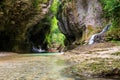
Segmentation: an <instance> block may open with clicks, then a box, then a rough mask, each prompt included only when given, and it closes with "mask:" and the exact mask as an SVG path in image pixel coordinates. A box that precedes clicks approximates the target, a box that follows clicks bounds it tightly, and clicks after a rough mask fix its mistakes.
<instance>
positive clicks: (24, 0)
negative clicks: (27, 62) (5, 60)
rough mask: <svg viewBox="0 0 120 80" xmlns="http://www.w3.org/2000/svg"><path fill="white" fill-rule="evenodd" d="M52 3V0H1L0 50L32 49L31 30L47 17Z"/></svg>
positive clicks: (23, 50) (18, 50) (19, 50)
mask: <svg viewBox="0 0 120 80" xmlns="http://www.w3.org/2000/svg"><path fill="white" fill-rule="evenodd" d="M51 3H52V0H1V1H0V50H3V51H6V50H7V51H15V52H25V51H26V52H28V51H30V50H31V46H32V44H31V41H30V40H29V36H30V34H29V32H30V31H31V30H32V29H33V27H34V25H36V24H38V23H39V22H40V21H41V19H43V18H45V16H46V14H47V13H48V11H49V7H50V5H51ZM37 28H38V27H37ZM38 30H40V29H38Z"/></svg>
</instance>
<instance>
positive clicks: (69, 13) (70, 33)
mask: <svg viewBox="0 0 120 80" xmlns="http://www.w3.org/2000/svg"><path fill="white" fill-rule="evenodd" d="M101 14H102V6H101V4H100V2H99V1H98V0H69V1H68V0H62V1H61V5H60V6H59V12H58V15H57V18H58V20H59V22H58V24H59V28H60V30H61V32H62V33H63V34H64V35H65V36H66V38H67V39H66V41H65V43H66V45H67V46H71V45H74V44H81V43H82V41H84V40H86V38H85V37H87V38H88V36H87V35H88V34H89V31H90V30H94V29H95V28H96V27H101V24H102V18H101ZM89 29H90V30H89Z"/></svg>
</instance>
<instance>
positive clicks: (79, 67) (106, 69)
mask: <svg viewBox="0 0 120 80" xmlns="http://www.w3.org/2000/svg"><path fill="white" fill-rule="evenodd" d="M91 60H92V62H91ZM91 60H86V61H84V62H81V63H80V64H76V65H74V66H71V67H69V68H67V69H66V70H67V71H66V70H65V72H68V73H69V74H70V75H74V76H78V75H79V76H81V75H82V76H87V75H89V76H100V75H101V74H102V76H104V75H105V74H109V73H111V71H112V70H113V69H115V68H118V69H119V68H120V64H118V63H119V59H111V58H106V59H101V58H93V59H91ZM93 60H94V61H93ZM70 72H72V73H70ZM103 73H105V74H103ZM87 77H88V76H87Z"/></svg>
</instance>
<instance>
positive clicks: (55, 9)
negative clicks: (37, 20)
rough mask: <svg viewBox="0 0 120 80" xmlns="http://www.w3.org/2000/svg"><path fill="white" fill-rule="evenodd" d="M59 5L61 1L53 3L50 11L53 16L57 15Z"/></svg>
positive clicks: (56, 0) (55, 0)
mask: <svg viewBox="0 0 120 80" xmlns="http://www.w3.org/2000/svg"><path fill="white" fill-rule="evenodd" d="M58 5H59V1H58V0H53V3H52V5H51V7H50V11H51V12H52V13H53V14H56V13H57V8H58Z"/></svg>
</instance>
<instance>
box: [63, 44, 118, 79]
mask: <svg viewBox="0 0 120 80" xmlns="http://www.w3.org/2000/svg"><path fill="white" fill-rule="evenodd" d="M65 56H66V61H67V63H68V64H69V65H71V66H69V67H68V68H66V69H65V73H67V74H69V75H71V76H75V77H77V78H80V77H81V76H84V77H86V78H88V79H89V80H90V78H91V77H94V78H95V77H101V78H103V77H104V78H112V79H105V80H113V78H114V79H120V63H119V61H120V46H117V45H116V44H113V43H99V44H94V45H88V46H82V47H77V48H76V49H74V50H71V51H68V52H66V53H65ZM85 80H87V79H85ZM91 80H93V79H91ZM100 80H104V79H100Z"/></svg>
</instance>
